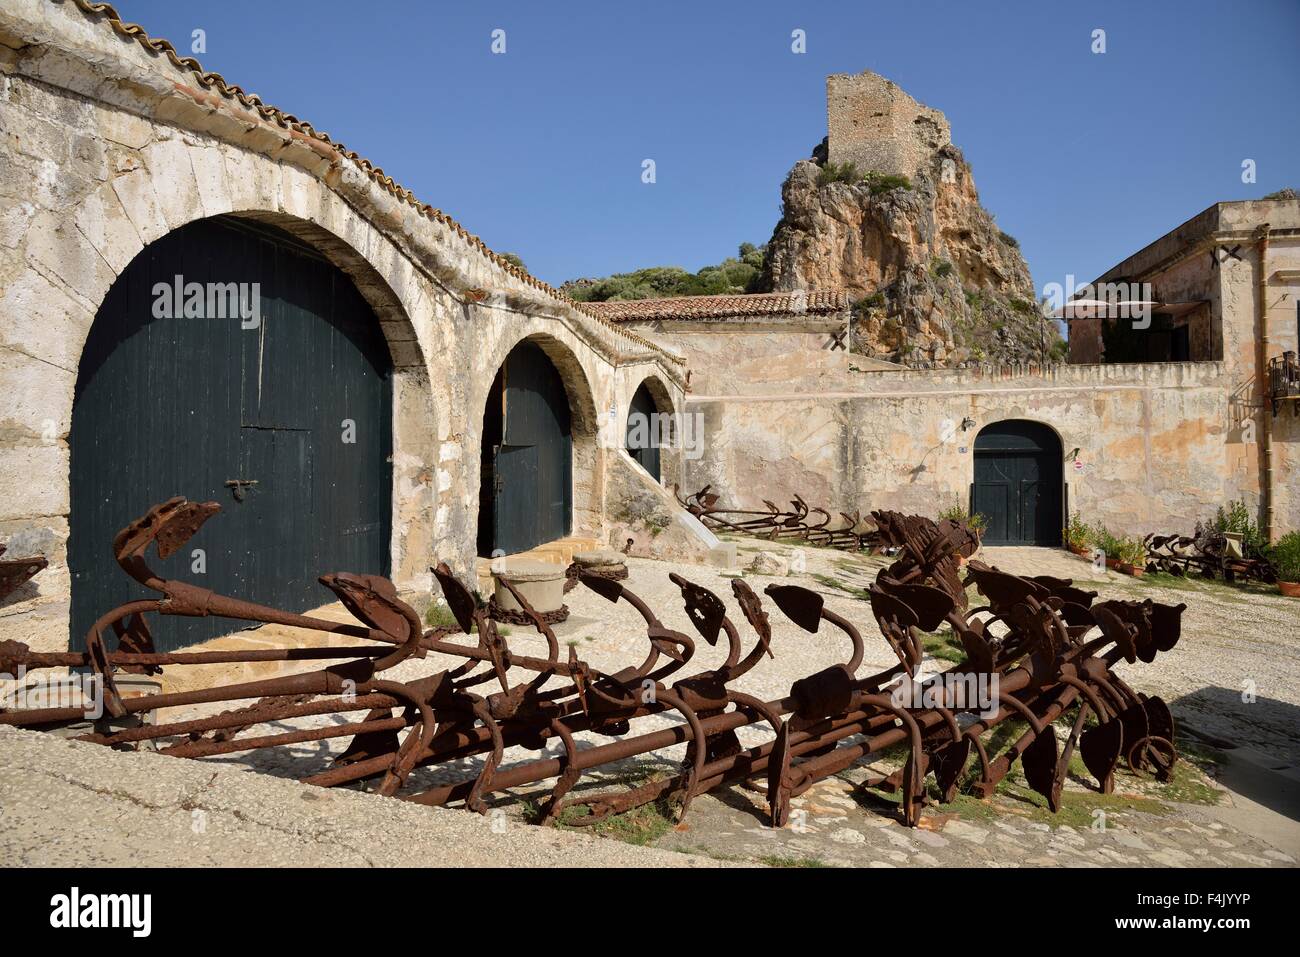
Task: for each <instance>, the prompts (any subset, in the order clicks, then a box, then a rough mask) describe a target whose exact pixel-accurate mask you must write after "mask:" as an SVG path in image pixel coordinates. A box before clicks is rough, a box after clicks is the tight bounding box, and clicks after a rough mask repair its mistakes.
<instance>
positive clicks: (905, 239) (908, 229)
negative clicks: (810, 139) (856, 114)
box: [763, 78, 1063, 367]
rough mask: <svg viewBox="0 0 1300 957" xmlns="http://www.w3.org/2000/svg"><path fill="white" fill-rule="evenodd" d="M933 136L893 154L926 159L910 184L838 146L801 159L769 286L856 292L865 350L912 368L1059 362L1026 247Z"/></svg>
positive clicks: (766, 279)
mask: <svg viewBox="0 0 1300 957" xmlns="http://www.w3.org/2000/svg"><path fill="white" fill-rule="evenodd" d="M880 79H881V82H882V83H884V82H887V81H884V80H883V78H880ZM894 89H895V90H896V89H897V88H894ZM903 95H904V96H905V94H903ZM912 102H913V103H914V102H915V101H912ZM832 120H833V121H834V115H832ZM834 128H835V127H834V123H832V130H834ZM923 133H924V131H923V130H920V129H919V128H917V129H915V130H908V131H906V132H905V133H904V134H903V135H907V136H911V137H915V138H917V142H918V143H921V142H924V146H925V148H924V149H919V150H918V149H915V148H910V149H908V150H903V149H900V148H895V149H893V150H892V151H891V155H907V156H915V155H922V156H923V157H924V159H923V160H922V161H921V162H919V163H918V165H917V166H916V168H915V169H914V170H913V171H912V173H911V174H910V175H908V176H901V175H898V174H893V175H884V174H883V173H882V172H880V171H873V170H862V169H859V168H856V167H850V166H848V165H845V164H835V163H833V162H830V161H829V160H830V158H833V157H834V156H835V155H836V150H835V148H834V147H835V144H834V143H830V144H829V147H830V148H829V149H828V144H827V143H823V144H821V145H820V146H819V147H818V148H817V149H815V150H814V151H813V159H811V160H802V161H800V162H798V163H796V164H795V166H794V169H792V170H791V171H790V174H789V176H788V177H786V181H785V183H784V184H783V185H782V187H781V198H782V202H783V209H782V218H781V221H780V222H779V223H778V224H777V226H776V230H775V231H774V232H773V235H772V239H771V242H769V244H768V247H767V255H766V257H765V259H764V264H763V286H764V287H765V288H767V289H772V290H794V289H834V288H841V289H845V290H847V291H848V292H849V293H850V295H851V296H852V297H853V298H854V300H855V309H854V336H853V339H854V351H856V352H861V353H863V354H865V355H870V356H874V357H877V358H882V359H888V360H891V361H895V362H901V363H904V364H906V365H910V366H918V367H943V366H960V365H965V364H969V363H975V362H983V361H989V362H1003V363H1013V362H1038V361H1040V360H1041V359H1042V358H1043V357H1044V356H1045V355H1046V356H1047V357H1048V358H1051V357H1052V355H1053V354H1056V355H1059V354H1060V353H1061V350H1062V346H1063V343H1061V344H1060V345H1057V343H1060V341H1061V340H1060V335H1059V333H1058V332H1057V330H1056V327H1055V325H1054V324H1053V323H1050V322H1047V321H1044V320H1043V319H1042V318H1041V316H1040V314H1039V312H1038V309H1037V307H1036V306H1035V295H1034V285H1033V280H1032V279H1031V278H1030V274H1029V267H1028V266H1027V265H1026V263H1025V260H1024V257H1023V256H1022V255H1021V254H1020V249H1019V246H1018V244H1017V243H1016V241H1015V239H1013V238H1012V237H1010V236H1008V235H1006V234H1005V233H1002V232H1001V231H1000V230H999V229H998V227H997V225H996V224H995V222H994V220H993V217H992V216H991V215H990V214H989V213H988V212H987V211H986V210H985V209H984V208H983V207H982V206H981V205H980V201H979V194H978V193H977V191H976V189H975V182H974V179H973V178H972V176H971V169H970V165H969V164H968V163H967V162H966V160H965V158H964V157H963V156H962V153H961V150H959V149H958V148H957V147H956V146H954V145H952V144H951V143H947V142H942V145H940V146H938V147H937V148H933V149H932V148H931V146H932V145H933V143H934V142H936V141H942V140H935V138H934V137H930V138H929V140H922V134H923ZM894 145H895V147H897V144H894ZM906 145H908V146H909V147H916V146H917V143H909V144H906Z"/></svg>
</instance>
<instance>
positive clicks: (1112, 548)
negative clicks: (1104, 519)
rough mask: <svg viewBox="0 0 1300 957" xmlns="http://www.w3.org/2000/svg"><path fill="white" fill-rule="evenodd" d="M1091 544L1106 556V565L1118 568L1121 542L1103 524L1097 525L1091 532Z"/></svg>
mask: <svg viewBox="0 0 1300 957" xmlns="http://www.w3.org/2000/svg"><path fill="white" fill-rule="evenodd" d="M1092 544H1093V547H1094V548H1098V549H1100V550H1101V552H1102V553H1103V554H1104V555H1105V556H1106V567H1107V568H1110V569H1114V570H1118V569H1119V556H1120V551H1121V549H1122V547H1123V543H1122V542H1121V541H1120V540H1119V539H1118V538H1116V537H1115V536H1114V535H1112V534H1111V533H1110V531H1109V530H1108V529H1107V528H1106V526H1105V525H1098V526H1097V527H1096V529H1095V530H1094V532H1093V537H1092Z"/></svg>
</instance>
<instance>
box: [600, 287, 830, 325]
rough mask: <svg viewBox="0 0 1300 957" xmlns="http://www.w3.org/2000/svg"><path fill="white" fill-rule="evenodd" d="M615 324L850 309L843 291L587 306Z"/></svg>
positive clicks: (819, 313)
mask: <svg viewBox="0 0 1300 957" xmlns="http://www.w3.org/2000/svg"><path fill="white" fill-rule="evenodd" d="M586 305H587V306H589V307H590V308H591V309H593V310H594V311H595V312H596V314H597V315H599V316H601V317H602V318H605V319H609V320H611V321H613V322H628V321H630V320H633V319H729V318H740V317H749V316H788V315H808V316H825V315H830V314H833V313H837V312H843V311H844V310H846V309H848V308H849V296H848V293H846V292H844V291H843V290H839V289H836V290H830V291H825V290H814V291H812V292H760V293H752V294H750V295H742V296H676V297H674V298H671V299H627V300H615V299H611V300H609V301H607V302H589V303H587V304H586Z"/></svg>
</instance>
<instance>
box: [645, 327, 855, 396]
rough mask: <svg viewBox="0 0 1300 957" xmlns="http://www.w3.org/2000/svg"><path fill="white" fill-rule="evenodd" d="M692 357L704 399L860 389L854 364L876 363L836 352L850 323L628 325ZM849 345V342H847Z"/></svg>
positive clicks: (694, 382)
mask: <svg viewBox="0 0 1300 957" xmlns="http://www.w3.org/2000/svg"><path fill="white" fill-rule="evenodd" d="M628 325H629V326H631V327H632V328H634V329H636V330H637V331H638V332H641V333H642V334H644V335H646V336H649V337H651V338H653V339H654V341H656V342H659V343H662V344H664V345H666V346H668V347H669V348H671V349H672V350H673V351H675V352H677V353H680V354H681V355H683V356H684V357H685V358H686V361H687V368H689V369H690V385H691V391H692V392H693V393H695V394H698V395H736V394H740V395H764V394H771V393H789V392H818V391H822V390H825V389H836V390H839V389H845V388H854V387H856V385H857V384H856V383H854V381H853V380H854V378H855V375H854V373H852V372H850V370H849V366H850V365H853V364H855V363H856V364H860V365H867V364H870V363H872V360H871V359H868V358H866V357H863V356H858V355H852V354H851V353H849V352H848V351H847V349H831V348H830V343H831V338H832V336H833V335H835V334H842V333H843V332H844V326H845V320H844V319H842V318H841V319H820V318H816V319H806V318H801V317H794V318H792V319H790V320H788V321H784V322H775V321H768V322H744V323H739V322H735V321H720V322H704V321H696V322H688V321H681V320H674V321H667V322H655V323H641V322H638V323H628ZM845 345H846V346H847V345H848V343H847V340H846V341H845Z"/></svg>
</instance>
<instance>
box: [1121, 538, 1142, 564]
mask: <svg viewBox="0 0 1300 957" xmlns="http://www.w3.org/2000/svg"><path fill="white" fill-rule="evenodd" d="M1118 558H1119V560H1120V561H1121V562H1123V563H1124V564H1125V565H1134V566H1136V567H1138V568H1141V567H1142V566H1144V565H1145V564H1146V563H1147V550H1146V546H1145V545H1143V544H1142V542H1141V540H1140V539H1136V538H1122V539H1120V543H1119V555H1118Z"/></svg>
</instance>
